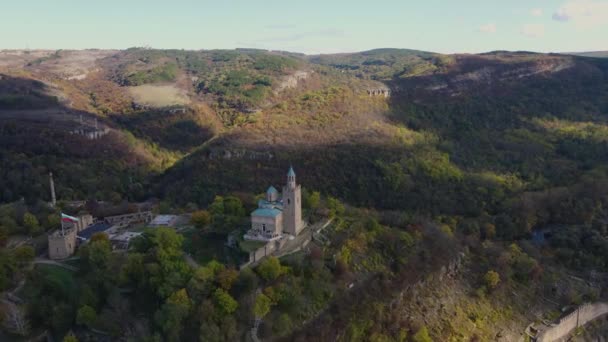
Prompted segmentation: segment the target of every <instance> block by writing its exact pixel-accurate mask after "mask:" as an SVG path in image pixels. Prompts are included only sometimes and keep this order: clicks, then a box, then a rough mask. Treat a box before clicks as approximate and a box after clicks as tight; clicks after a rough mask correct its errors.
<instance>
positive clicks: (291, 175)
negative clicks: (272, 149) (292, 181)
mask: <svg viewBox="0 0 608 342" xmlns="http://www.w3.org/2000/svg"><path fill="white" fill-rule="evenodd" d="M295 175H296V173H295V172H294V171H293V167H291V166H290V167H289V171H287V176H290V177H295Z"/></svg>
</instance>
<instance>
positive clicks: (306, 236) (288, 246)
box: [273, 219, 333, 258]
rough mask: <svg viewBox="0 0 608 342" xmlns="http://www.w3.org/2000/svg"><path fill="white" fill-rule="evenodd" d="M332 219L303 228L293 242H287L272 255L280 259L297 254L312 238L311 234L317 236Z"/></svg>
mask: <svg viewBox="0 0 608 342" xmlns="http://www.w3.org/2000/svg"><path fill="white" fill-rule="evenodd" d="M332 220H333V219H328V220H327V221H325V222H319V223H315V224H313V225H312V226H309V227H306V228H304V230H302V231H301V232H300V234H299V235H298V236H296V237H295V238H294V239H293V240H291V241H287V242H286V243H285V245H284V246H283V248H281V249H279V250H277V251H276V252H274V253H273V255H274V256H276V257H278V258H280V257H283V256H286V255H289V254H293V253H296V252H299V251H300V250H301V249H302V248H303V247H305V246H306V245H307V244H308V243H309V242H310V240H311V239H312V237H313V234H318V233H319V232H320V231H322V230H323V229H325V228H327V226H329V224H330V223H331V222H332Z"/></svg>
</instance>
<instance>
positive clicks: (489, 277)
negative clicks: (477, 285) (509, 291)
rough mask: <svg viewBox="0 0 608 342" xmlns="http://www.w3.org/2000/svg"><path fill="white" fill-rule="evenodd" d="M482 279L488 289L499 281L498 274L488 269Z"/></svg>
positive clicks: (493, 287)
mask: <svg viewBox="0 0 608 342" xmlns="http://www.w3.org/2000/svg"><path fill="white" fill-rule="evenodd" d="M483 281H484V283H485V285H486V287H487V288H488V289H490V290H493V289H495V288H496V287H497V286H498V284H499V283H500V275H499V274H498V273H497V272H495V271H492V270H490V271H488V272H487V273H486V274H485V275H484V276H483Z"/></svg>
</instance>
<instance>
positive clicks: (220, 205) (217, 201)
mask: <svg viewBox="0 0 608 342" xmlns="http://www.w3.org/2000/svg"><path fill="white" fill-rule="evenodd" d="M209 212H211V215H212V216H213V218H215V217H216V216H223V215H224V197H222V196H215V198H214V199H213V202H212V203H211V205H209Z"/></svg>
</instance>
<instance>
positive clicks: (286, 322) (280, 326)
mask: <svg viewBox="0 0 608 342" xmlns="http://www.w3.org/2000/svg"><path fill="white" fill-rule="evenodd" d="M292 325H293V323H292V322H291V318H290V317H289V315H288V314H286V313H282V314H281V315H279V317H278V318H277V320H276V322H274V324H273V325H272V331H273V332H274V333H275V334H276V335H277V336H285V335H287V334H289V333H290V332H291V327H292Z"/></svg>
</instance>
